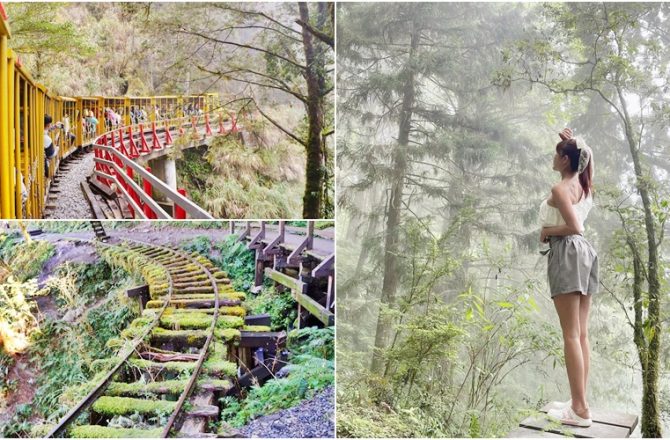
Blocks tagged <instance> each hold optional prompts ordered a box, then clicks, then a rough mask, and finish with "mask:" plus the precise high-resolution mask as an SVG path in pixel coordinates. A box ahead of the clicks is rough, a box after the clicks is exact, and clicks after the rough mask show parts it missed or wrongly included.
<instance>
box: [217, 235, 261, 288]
mask: <svg viewBox="0 0 670 440" xmlns="http://www.w3.org/2000/svg"><path fill="white" fill-rule="evenodd" d="M236 240H237V237H235V236H228V237H226V238H225V240H223V241H222V242H219V243H217V244H216V246H215V248H216V249H217V250H218V251H219V252H221V256H220V257H219V258H213V259H212V261H213V262H214V263H215V264H216V265H217V266H218V267H220V268H221V269H223V270H224V271H225V272H226V273H228V275H229V276H230V278H231V281H232V285H233V287H234V288H235V289H236V290H242V291H249V290H250V289H251V287H252V286H253V283H254V275H255V272H254V270H255V263H254V253H253V252H251V251H250V250H249V249H247V246H246V244H245V243H243V242H237V241H236Z"/></svg>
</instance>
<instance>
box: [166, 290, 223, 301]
mask: <svg viewBox="0 0 670 440" xmlns="http://www.w3.org/2000/svg"><path fill="white" fill-rule="evenodd" d="M172 299H209V300H212V301H214V299H215V297H214V292H213V291H212V293H176V294H175V295H172Z"/></svg>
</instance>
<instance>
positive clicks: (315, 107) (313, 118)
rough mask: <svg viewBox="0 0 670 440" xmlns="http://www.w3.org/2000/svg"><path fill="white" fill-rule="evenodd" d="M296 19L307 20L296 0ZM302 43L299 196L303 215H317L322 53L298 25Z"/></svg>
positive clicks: (320, 178)
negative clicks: (303, 155) (303, 133)
mask: <svg viewBox="0 0 670 440" xmlns="http://www.w3.org/2000/svg"><path fill="white" fill-rule="evenodd" d="M298 6H299V9H300V19H301V20H302V21H304V22H305V23H309V22H310V20H309V9H308V6H307V3H304V2H300V3H298ZM302 44H303V48H304V51H305V61H306V63H307V69H306V70H305V80H306V82H307V120H308V122H309V127H308V131H307V145H306V150H307V166H306V172H305V174H306V182H305V194H304V196H303V208H302V216H303V218H312V219H317V218H321V210H322V207H321V202H322V200H323V186H324V163H323V162H324V151H323V139H322V137H321V133H322V131H323V123H324V122H323V102H322V101H323V99H322V87H323V84H324V78H323V75H324V70H325V66H324V61H323V56H322V54H320V53H319V52H318V50H317V48H316V47H315V44H314V38H313V36H312V34H311V33H310V32H309V30H307V28H306V27H303V28H302Z"/></svg>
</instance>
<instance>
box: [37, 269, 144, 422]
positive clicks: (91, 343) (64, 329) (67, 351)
mask: <svg viewBox="0 0 670 440" xmlns="http://www.w3.org/2000/svg"><path fill="white" fill-rule="evenodd" d="M77 272H78V274H79V276H80V278H79V279H78V283H79V286H80V288H81V291H82V292H83V294H84V295H90V297H91V299H94V298H101V297H104V296H107V301H105V302H103V303H102V304H101V305H100V306H98V307H96V308H94V309H91V310H89V311H88V312H87V313H86V314H85V315H84V316H83V318H80V319H79V320H78V321H76V322H73V323H67V322H63V321H53V320H47V321H45V323H44V324H43V325H42V335H41V337H40V338H39V339H38V340H37V341H35V344H34V345H33V346H32V347H31V353H32V357H33V359H34V360H35V361H36V362H37V365H38V369H39V371H41V372H42V374H41V375H40V376H39V378H38V381H37V385H38V389H37V391H36V393H35V398H34V401H33V404H34V409H35V411H36V413H37V414H40V415H42V416H44V417H48V418H49V419H50V420H55V419H57V418H58V417H59V416H62V415H63V414H64V412H65V411H66V410H67V409H68V408H69V405H71V404H73V403H75V401H76V399H80V398H81V397H83V396H84V395H85V392H86V390H85V389H84V388H80V389H78V391H77V392H74V393H71V392H68V391H67V389H68V387H70V386H74V388H76V387H77V386H78V385H81V384H84V383H87V382H88V381H89V380H90V379H91V377H93V375H94V374H95V371H94V370H93V369H92V366H93V365H92V364H93V362H94V361H95V360H97V359H102V358H106V357H109V356H111V355H112V354H114V353H113V351H112V350H111V349H110V348H108V347H107V342H108V341H109V340H110V339H112V338H114V337H117V336H118V334H119V333H120V332H121V330H122V329H123V328H125V327H126V326H127V325H128V324H129V322H130V321H131V320H132V318H133V316H134V315H135V314H136V313H137V312H136V311H135V310H134V306H132V305H131V304H130V302H128V301H127V299H125V298H124V293H125V292H124V291H125V288H127V287H128V281H127V279H126V278H125V277H124V276H123V274H122V273H119V272H118V271H117V272H114V271H112V269H111V268H110V267H109V266H108V265H107V264H105V263H104V262H98V263H96V264H92V265H79V266H78V267H77ZM61 395H67V398H65V399H61Z"/></svg>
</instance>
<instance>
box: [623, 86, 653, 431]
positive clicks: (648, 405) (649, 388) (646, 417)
mask: <svg viewBox="0 0 670 440" xmlns="http://www.w3.org/2000/svg"><path fill="white" fill-rule="evenodd" d="M617 92H618V95H619V101H620V102H621V107H622V111H623V114H624V125H625V129H626V138H627V140H628V147H629V149H630V154H631V157H632V159H633V167H634V169H635V178H636V187H637V189H638V191H639V193H640V198H641V199H642V206H643V208H644V225H645V232H646V235H647V250H648V260H647V283H648V287H649V292H648V295H649V307H648V309H647V325H646V327H648V328H650V329H651V330H652V331H651V338H650V339H649V340H648V341H647V340H646V337H645V338H644V339H643V341H641V342H642V346H641V345H640V342H638V341H637V339H638V338H636V345H637V350H638V352H640V351H642V352H643V353H644V355H645V356H644V357H645V358H646V362H644V363H642V382H643V386H642V391H643V392H642V423H641V432H642V436H643V437H646V438H658V437H662V433H661V431H662V430H661V419H660V411H659V410H660V408H659V405H658V367H659V355H660V346H661V331H662V329H661V305H660V298H661V296H660V290H661V283H660V279H659V274H658V248H657V240H656V226H655V224H654V215H653V212H652V206H651V198H650V197H649V187H648V185H649V183H648V182H647V178H646V177H645V176H644V175H643V173H642V164H641V162H640V155H639V152H638V150H637V143H636V142H635V135H634V133H633V129H632V124H631V123H630V116H629V113H628V108H627V106H626V101H625V100H624V96H623V91H622V90H621V88H619V87H618V86H617ZM640 325H642V323H640Z"/></svg>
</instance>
